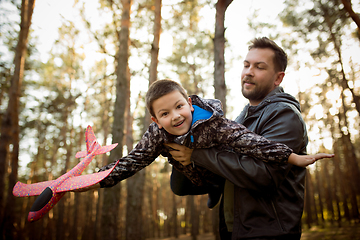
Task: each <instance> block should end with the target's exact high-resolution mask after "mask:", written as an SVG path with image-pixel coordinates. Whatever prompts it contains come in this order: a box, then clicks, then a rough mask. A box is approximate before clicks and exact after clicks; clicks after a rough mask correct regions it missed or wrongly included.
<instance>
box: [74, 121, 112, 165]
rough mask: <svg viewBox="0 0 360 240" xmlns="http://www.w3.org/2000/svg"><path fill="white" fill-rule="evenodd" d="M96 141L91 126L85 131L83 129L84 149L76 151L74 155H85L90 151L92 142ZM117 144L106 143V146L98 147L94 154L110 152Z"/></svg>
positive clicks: (81, 156)
mask: <svg viewBox="0 0 360 240" xmlns="http://www.w3.org/2000/svg"><path fill="white" fill-rule="evenodd" d="M95 141H96V137H95V134H94V131H93V129H92V128H91V126H88V127H87V128H86V131H85V142H86V151H80V152H77V153H76V155H75V157H76V158H83V157H86V156H87V155H88V154H89V153H90V152H91V151H92V149H91V146H92V145H93V144H94V142H95ZM117 145H118V144H117V143H115V144H111V145H108V146H104V147H100V149H98V150H97V151H96V152H95V155H99V154H103V153H107V152H110V151H111V150H113V149H114V148H115V147H116V146H117Z"/></svg>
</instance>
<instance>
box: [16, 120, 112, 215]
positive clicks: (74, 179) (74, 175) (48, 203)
mask: <svg viewBox="0 0 360 240" xmlns="http://www.w3.org/2000/svg"><path fill="white" fill-rule="evenodd" d="M85 142H86V149H87V150H86V151H81V152H78V153H76V155H75V157H76V158H82V157H85V158H84V159H83V160H82V161H81V162H79V163H78V164H77V165H76V166H75V167H74V168H73V169H71V170H70V171H69V172H67V173H65V174H64V175H62V176H60V177H59V178H57V179H56V180H51V181H46V182H39V183H33V184H24V183H21V182H17V183H16V184H15V186H14V188H13V194H14V196H16V197H29V196H37V195H40V196H39V197H38V198H37V199H36V200H35V202H34V204H33V206H32V207H31V209H30V212H29V215H28V221H29V222H34V221H37V220H39V219H40V218H42V217H43V216H44V215H45V214H46V213H47V212H49V211H50V209H52V208H53V207H54V206H55V204H56V203H57V202H58V201H59V200H60V199H61V198H62V197H63V196H64V194H65V193H66V192H68V191H71V190H76V189H80V188H85V187H89V186H92V185H95V184H96V183H98V182H100V181H101V180H103V179H104V178H105V177H107V176H108V175H109V174H110V173H111V171H112V170H113V169H114V168H115V166H116V165H117V164H115V166H114V167H113V168H111V169H108V170H106V171H103V172H98V173H93V174H88V175H80V174H81V173H82V172H83V171H84V169H85V168H86V167H87V166H88V165H89V163H90V162H91V161H92V160H93V159H94V157H95V156H96V155H99V154H103V153H107V152H109V151H111V150H112V149H114V148H115V147H116V146H117V143H115V144H112V145H108V146H104V147H101V145H100V144H99V143H98V142H97V141H96V138H95V135H94V132H93V130H92V128H91V127H90V126H88V127H87V129H86V132H85Z"/></svg>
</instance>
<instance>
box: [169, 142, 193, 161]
mask: <svg viewBox="0 0 360 240" xmlns="http://www.w3.org/2000/svg"><path fill="white" fill-rule="evenodd" d="M165 145H166V146H168V147H170V148H172V149H174V150H171V151H169V153H170V154H171V155H172V157H173V158H174V159H175V160H176V161H178V162H180V163H181V164H182V165H184V166H186V165H189V164H190V163H191V161H190V158H191V154H192V152H193V149H191V148H188V147H185V146H184V145H179V144H177V143H166V144H165Z"/></svg>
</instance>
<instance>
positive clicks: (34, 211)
mask: <svg viewBox="0 0 360 240" xmlns="http://www.w3.org/2000/svg"><path fill="white" fill-rule="evenodd" d="M52 197H53V191H52V190H51V189H50V188H49V187H47V188H45V190H44V191H43V192H42V193H41V194H40V195H39V196H38V197H37V198H36V200H35V202H34V204H33V205H32V207H31V209H30V212H29V215H28V221H29V222H32V221H36V220H37V219H36V218H37V216H39V211H41V210H42V209H43V208H44V207H45V206H46V204H47V203H48V202H49V201H50V200H51V198H52ZM39 217H40V216H39Z"/></svg>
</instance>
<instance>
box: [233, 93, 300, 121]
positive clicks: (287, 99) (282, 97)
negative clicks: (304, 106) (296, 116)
mask: <svg viewBox="0 0 360 240" xmlns="http://www.w3.org/2000/svg"><path fill="white" fill-rule="evenodd" d="M278 102H281V103H285V104H289V105H292V106H293V107H295V108H296V109H297V110H298V111H299V112H300V103H299V102H298V101H297V100H296V98H295V97H293V96H292V95H290V94H288V93H285V92H284V89H283V88H282V87H277V88H275V89H274V90H272V91H271V92H270V93H269V94H268V95H267V96H266V97H265V98H264V99H263V100H262V101H261V103H260V104H259V105H257V106H250V104H249V103H248V104H247V105H246V106H245V107H244V109H243V111H242V112H241V113H240V115H239V116H238V117H237V118H236V120H235V121H237V122H239V121H240V122H241V120H243V119H245V118H246V116H247V115H248V113H249V112H251V113H254V112H261V110H262V109H263V108H265V107H267V106H268V105H269V104H272V103H278Z"/></svg>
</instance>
